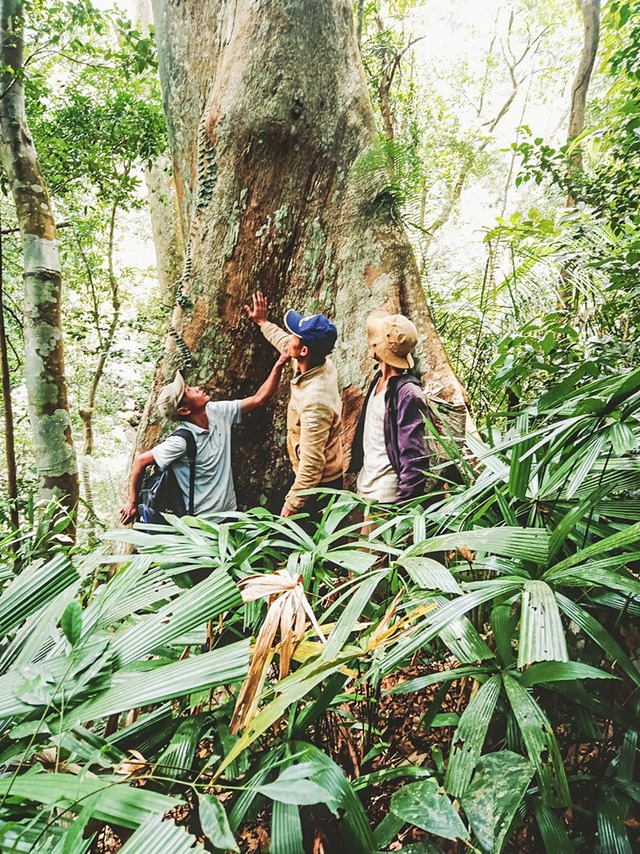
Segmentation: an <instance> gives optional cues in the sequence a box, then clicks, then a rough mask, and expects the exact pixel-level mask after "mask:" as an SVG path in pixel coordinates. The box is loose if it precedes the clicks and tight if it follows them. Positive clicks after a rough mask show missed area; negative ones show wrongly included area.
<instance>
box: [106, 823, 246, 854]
mask: <svg viewBox="0 0 640 854" xmlns="http://www.w3.org/2000/svg"><path fill="white" fill-rule="evenodd" d="M233 850H235V851H239V849H238V848H235V849H233ZM165 851H166V852H167V854H168V852H171V854H199V852H202V854H204V851H205V849H204V847H203V846H202V845H201V844H200V843H199V842H198V840H197V839H196V838H195V836H191V834H190V833H188V832H187V830H186V828H184V827H178V825H177V824H176V823H175V822H174V821H171V819H164V817H163V816H152V817H151V818H149V819H148V820H147V821H146V822H145V823H144V824H143V825H141V827H139V828H138V830H136V832H135V833H134V834H133V836H130V837H129V839H128V840H127V841H126V842H125V844H124V845H123V846H122V848H121V849H120V852H121V854H147V852H148V854H153V852H157V854H160V852H165Z"/></svg>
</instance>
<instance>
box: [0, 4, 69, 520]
mask: <svg viewBox="0 0 640 854" xmlns="http://www.w3.org/2000/svg"><path fill="white" fill-rule="evenodd" d="M1 9H2V11H1V21H0V35H1V38H2V48H1V57H2V63H3V66H4V68H5V69H7V70H6V71H5V72H4V74H3V75H2V92H1V93H0V158H1V160H2V166H3V167H4V171H5V172H6V175H7V178H8V182H9V186H10V188H11V192H12V194H13V199H14V202H15V206H16V214H17V219H18V224H19V226H20V235H21V238H22V246H23V253H24V288H25V293H24V312H25V323H24V344H25V378H26V386H27V395H28V400H29V418H30V421H31V429H32V432H33V438H34V444H35V453H36V465H37V467H38V473H39V476H40V495H41V497H43V498H51V497H53V496H57V497H59V498H61V499H62V501H63V502H64V503H65V504H66V506H67V507H68V508H69V509H74V508H75V507H76V505H77V502H78V491H79V486H78V471H77V465H76V455H75V451H74V448H73V440H72V436H71V419H70V416H69V406H68V402H67V387H66V382H65V377H64V353H63V344H62V331H61V314H60V291H61V284H62V282H61V274H60V260H59V256H58V242H57V231H56V224H55V220H54V218H53V214H52V211H51V203H50V199H49V194H48V191H47V186H46V184H45V180H44V177H43V175H42V171H41V169H40V164H39V162H38V157H37V154H36V150H35V148H34V145H33V140H32V138H31V134H30V132H29V128H28V125H27V120H26V115H25V101H24V79H23V43H22V33H23V26H24V21H23V8H22V3H21V2H19V0H2V7H1Z"/></svg>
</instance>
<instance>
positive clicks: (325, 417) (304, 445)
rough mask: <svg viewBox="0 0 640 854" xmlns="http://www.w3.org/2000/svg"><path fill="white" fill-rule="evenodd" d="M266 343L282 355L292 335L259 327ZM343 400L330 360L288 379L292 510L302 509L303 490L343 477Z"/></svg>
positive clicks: (265, 325)
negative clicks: (341, 433) (294, 477)
mask: <svg viewBox="0 0 640 854" xmlns="http://www.w3.org/2000/svg"><path fill="white" fill-rule="evenodd" d="M260 328H261V330H262V334H263V335H264V337H265V338H266V339H267V341H268V342H269V343H270V344H272V345H273V346H274V347H275V348H276V349H277V350H279V351H280V353H282V351H283V350H284V347H285V344H286V343H287V341H288V339H289V338H290V336H291V333H289V332H285V331H284V329H281V328H280V327H279V326H276V324H275V323H270V322H267V323H263V324H262V326H261V327H260ZM341 413H342V398H341V397H340V391H339V390H338V372H337V370H336V366H335V365H334V364H333V362H332V361H331V359H326V360H325V363H324V365H318V367H316V368H312V369H311V370H310V371H307V373H306V374H300V373H296V374H295V375H294V377H293V379H292V380H291V397H290V399H289V406H288V409H287V450H288V452H289V459H290V460H291V465H292V466H293V470H294V472H295V475H296V479H295V482H294V484H293V486H292V487H291V489H290V490H289V492H288V493H287V496H286V498H285V505H286V507H287V508H288V509H289V510H291V511H298V510H301V509H302V508H303V507H304V503H305V501H306V498H307V496H305V495H300V491H301V490H303V489H313V487H315V486H319V485H320V484H322V483H329V482H330V481H332V480H335V479H336V478H338V477H340V475H341V474H342V469H343V464H342V440H341V437H340V431H341V428H342V420H341Z"/></svg>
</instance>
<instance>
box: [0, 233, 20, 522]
mask: <svg viewBox="0 0 640 854" xmlns="http://www.w3.org/2000/svg"><path fill="white" fill-rule="evenodd" d="M0 377H1V378H2V406H3V410H4V449H5V457H6V460H7V498H8V499H9V520H10V522H11V525H12V526H13V527H14V528H16V529H17V528H18V526H19V524H20V516H19V514H18V477H17V470H16V452H15V446H14V441H13V440H14V433H13V402H12V400H11V375H10V373H9V354H8V351H7V331H6V328H5V324H4V263H3V251H2V230H1V229H0Z"/></svg>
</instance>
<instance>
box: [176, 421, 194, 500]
mask: <svg viewBox="0 0 640 854" xmlns="http://www.w3.org/2000/svg"><path fill="white" fill-rule="evenodd" d="M173 435H174V436H180V438H181V439H184V440H185V442H186V443H187V456H188V457H189V507H188V509H187V513H188V514H189V516H193V505H194V493H195V487H196V450H197V449H196V440H195V438H194V435H193V433H192V432H191V430H188V429H187V428H186V427H181V428H180V429H179V430H176V431H175V433H174V434H173Z"/></svg>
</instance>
